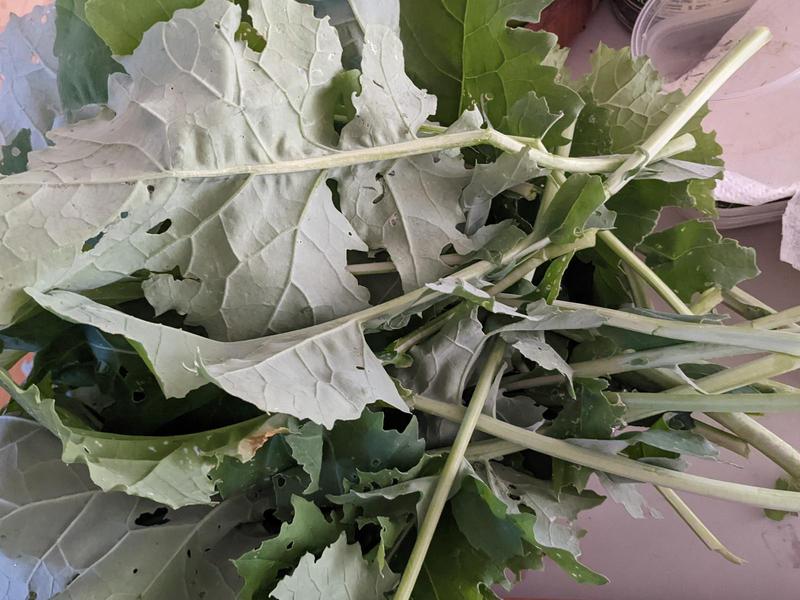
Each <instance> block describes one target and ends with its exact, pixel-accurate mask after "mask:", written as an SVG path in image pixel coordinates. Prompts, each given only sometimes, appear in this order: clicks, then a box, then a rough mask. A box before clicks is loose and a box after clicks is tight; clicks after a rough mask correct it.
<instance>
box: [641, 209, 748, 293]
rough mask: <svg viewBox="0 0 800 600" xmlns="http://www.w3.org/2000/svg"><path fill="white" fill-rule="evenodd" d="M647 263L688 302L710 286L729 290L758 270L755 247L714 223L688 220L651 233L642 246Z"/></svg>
mask: <svg viewBox="0 0 800 600" xmlns="http://www.w3.org/2000/svg"><path fill="white" fill-rule="evenodd" d="M640 249H641V251H642V253H643V254H644V255H645V256H646V257H647V262H648V264H649V265H650V266H651V267H653V270H654V271H655V272H656V273H657V274H658V276H659V277H661V279H663V280H664V281H665V282H666V283H667V284H669V285H670V286H671V287H672V288H673V289H674V290H675V292H676V293H677V294H678V295H679V296H680V297H681V298H683V299H684V300H686V301H687V302H688V301H690V300H691V299H692V296H693V295H694V294H695V293H699V292H703V291H705V290H707V289H708V288H710V287H715V286H716V287H719V288H722V289H726V290H729V289H731V288H732V287H734V286H736V285H737V284H739V283H741V282H742V281H744V280H746V279H752V278H753V277H756V276H757V275H758V273H759V270H758V267H757V266H756V255H755V252H754V251H753V249H752V248H743V247H742V246H740V245H739V242H737V241H736V240H732V239H730V238H723V237H722V236H721V235H720V234H719V233H718V232H717V228H716V227H714V224H713V223H709V222H701V221H689V222H687V223H681V224H679V225H675V226H673V227H671V228H669V229H665V230H664V231H659V232H658V233H651V234H650V235H649V236H647V237H646V238H645V240H644V242H643V243H642V245H641V246H640Z"/></svg>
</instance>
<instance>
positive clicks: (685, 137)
mask: <svg viewBox="0 0 800 600" xmlns="http://www.w3.org/2000/svg"><path fill="white" fill-rule="evenodd" d="M571 128H574V123H573V125H571ZM446 132H447V128H446V127H443V126H441V125H433V124H430V123H425V124H424V125H422V126H421V127H420V128H419V133H421V134H426V133H427V134H433V135H437V136H438V135H441V134H443V133H446ZM565 134H566V130H565ZM570 135H571V134H570ZM507 137H508V138H509V139H510V140H513V141H515V142H518V143H520V144H524V145H525V146H530V147H532V148H535V149H537V150H540V151H544V152H546V148H545V146H544V144H543V143H542V140H540V139H539V138H532V137H525V136H519V135H509V136H507ZM696 146H697V141H696V140H695V139H694V136H693V135H692V134H691V133H684V134H682V135H679V136H678V137H676V138H674V139H672V140H670V141H669V143H668V144H667V145H665V146H664V148H663V150H662V151H661V152H659V153H657V154H656V155H655V157H654V158H653V160H652V161H651V162H657V161H659V160H664V159H666V158H672V157H673V156H675V155H677V154H682V153H684V152H689V151H690V150H694V148H695V147H696ZM559 150H560V148H559ZM551 156H560V157H565V158H566V157H569V153H567V154H561V153H560V152H559V151H558V150H557V151H556V153H555V154H553V155H551ZM629 156H630V155H628V154H610V155H608V156H593V157H580V160H579V161H575V162H574V163H573V164H575V165H578V166H581V167H583V168H587V167H589V166H590V165H591V167H592V168H594V169H597V170H596V171H595V170H591V171H581V170H574V169H563V168H562V169H557V170H558V171H569V172H572V173H580V172H583V173H610V172H612V171H614V169H616V168H617V167H619V166H620V165H621V164H622V163H624V162H625V161H626V160H627V159H628V158H629ZM573 158H575V157H573ZM584 158H585V159H588V160H589V161H591V162H586V160H584ZM540 164H543V163H540ZM562 166H564V165H562Z"/></svg>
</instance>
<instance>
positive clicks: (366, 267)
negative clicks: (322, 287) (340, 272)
mask: <svg viewBox="0 0 800 600" xmlns="http://www.w3.org/2000/svg"><path fill="white" fill-rule="evenodd" d="M439 260H441V261H442V262H443V263H444V264H446V265H447V266H449V267H457V266H459V265H461V264H463V263H465V262H467V260H469V257H467V256H462V255H461V254H442V255H441V256H440V257H439ZM347 270H348V271H350V273H352V274H353V275H383V274H385V273H396V272H397V265H395V264H394V263H393V262H392V261H390V260H386V261H380V262H368V263H359V264H355V265H347Z"/></svg>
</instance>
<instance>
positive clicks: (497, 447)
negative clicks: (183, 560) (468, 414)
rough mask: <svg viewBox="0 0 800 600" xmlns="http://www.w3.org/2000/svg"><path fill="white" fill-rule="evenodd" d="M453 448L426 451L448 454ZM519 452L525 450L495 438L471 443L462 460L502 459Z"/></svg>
mask: <svg viewBox="0 0 800 600" xmlns="http://www.w3.org/2000/svg"><path fill="white" fill-rule="evenodd" d="M452 450H453V447H452V446H447V447H446V448H436V449H435V450H428V451H427V452H428V454H435V455H439V454H448V453H450V452H452ZM520 450H525V448H524V447H523V446H520V445H519V444H515V443H514V442H507V441H505V440H498V439H496V438H493V439H490V440H482V441H480V442H473V443H471V444H470V445H469V447H467V451H466V452H465V453H464V458H465V459H467V460H468V461H470V462H475V461H481V460H494V459H496V458H502V457H503V456H508V455H509V454H514V453H515V452H519V451H520Z"/></svg>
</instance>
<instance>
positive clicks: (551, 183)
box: [533, 121, 576, 235]
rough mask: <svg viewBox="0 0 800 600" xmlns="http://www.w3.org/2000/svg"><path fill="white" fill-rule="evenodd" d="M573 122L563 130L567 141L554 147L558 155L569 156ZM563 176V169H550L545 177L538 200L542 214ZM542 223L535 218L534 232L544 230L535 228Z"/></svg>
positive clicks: (561, 182)
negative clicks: (545, 181) (548, 174)
mask: <svg viewBox="0 0 800 600" xmlns="http://www.w3.org/2000/svg"><path fill="white" fill-rule="evenodd" d="M575 123H576V121H573V122H572V123H570V124H569V126H568V127H567V128H566V129H565V130H564V137H565V138H567V140H568V141H567V143H566V144H563V145H561V146H559V147H558V148H556V154H558V155H559V156H569V153H570V150H571V149H572V136H573V135H574V134H575ZM563 178H564V172H563V171H551V172H550V176H549V177H548V178H547V183H546V184H545V186H544V191H543V192H542V198H541V200H540V201H539V214H540V215H542V214H544V213H545V211H547V209H548V208H549V207H550V204H551V203H552V202H553V198H554V197H555V195H556V192H558V189H559V188H560V187H561V185H562V184H563V181H562V179H563ZM540 223H542V221H541V219H537V222H536V223H535V224H534V229H533V230H534V232H535V233H538V234H540V235H542V234H543V233H544V232H543V231H541V230H540V228H539V229H537V227H536V226H537V225H538V224H540Z"/></svg>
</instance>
